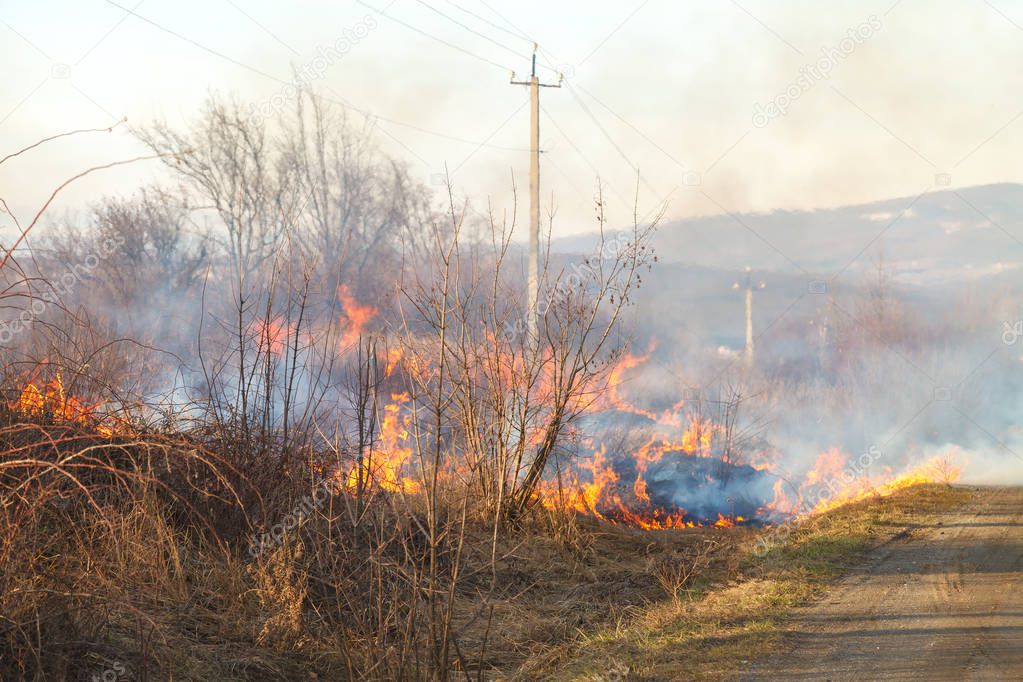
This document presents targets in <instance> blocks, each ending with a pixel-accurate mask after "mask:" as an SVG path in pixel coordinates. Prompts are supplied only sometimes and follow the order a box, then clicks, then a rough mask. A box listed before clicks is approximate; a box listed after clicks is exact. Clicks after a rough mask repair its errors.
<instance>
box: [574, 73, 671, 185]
mask: <svg viewBox="0 0 1023 682" xmlns="http://www.w3.org/2000/svg"><path fill="white" fill-rule="evenodd" d="M569 87H570V88H571V87H573V86H571V85H569ZM574 87H577V88H579V90H581V91H582V92H584V93H585V94H587V95H588V96H589V97H590V99H592V100H593V101H594V102H596V103H597V104H599V105H600V106H602V107H604V108H605V109H607V111H609V112H610V113H611V115H612V116H614V117H615V118H617V119H618V120H619V121H621V122H622V123H624V124H625V125H627V126H628V127H629V128H631V129H632V130H633V131H634V132H635V133H636V134H637V135H639V136H640V137H642V138H643V139H644V140H646V141H647V142H649V143H650V144H651V145H653V146H654V148H656V149H657V150H658V151H660V152H661V153H662V154H664V155H665V156H666V157H668V158H669V159H670V160H671V161H672V162H674V163H675V165H677V166H678V167H680V168H681V169H682V170H686V171H688V170H689V167H688V166H686V164H684V163H682V162H681V161H679V160H678V159H676V158H675V157H674V156H672V155H671V154H669V153H668V152H667V151H666V150H665V149H664V148H663V147H661V145H659V144H657V143H656V142H654V141H653V140H652V139H650V137H649V136H648V135H647V134H646V133H644V132H643V131H642V130H640V129H639V128H637V127H636V126H634V125H632V123H630V122H629V121H628V120H627V119H625V118H624V117H622V116H621V115H619V114H618V113H617V112H616V111H615V110H614V109H612V108H611V107H609V106H608V105H606V104H604V103H603V102H602V101H600V100H599V99H597V97H596V96H595V95H594V94H593V93H592V92H590V91H589V90H587V89H586V88H584V87H583V86H581V85H579V84H578V83H576V84H575V86H574Z"/></svg>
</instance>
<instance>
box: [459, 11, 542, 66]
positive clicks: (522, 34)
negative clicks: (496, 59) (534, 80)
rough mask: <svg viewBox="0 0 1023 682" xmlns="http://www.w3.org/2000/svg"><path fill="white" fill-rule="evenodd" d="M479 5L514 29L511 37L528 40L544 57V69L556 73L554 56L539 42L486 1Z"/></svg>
mask: <svg viewBox="0 0 1023 682" xmlns="http://www.w3.org/2000/svg"><path fill="white" fill-rule="evenodd" d="M448 2H449V3H450V4H452V5H455V3H454V2H451V0H448ZM480 4H481V5H483V6H484V7H486V8H487V9H488V10H490V11H491V12H493V13H494V15H495V16H497V18H499V19H500V20H501V21H503V22H504V23H506V24H508V25H509V26H511V27H512V28H513V29H514V32H513V33H512V34H513V35H515V34H518V36H519V37H520V38H523V39H525V40H528V41H529V42H531V43H533V44H534V45H536V46H537V50H538V51H539V52H540V54H541V55H543V56H544V60H545V61H546V62H547V66H546V67H545V68H548V69H550V70H551V71H555V72H558V70H557V69H556V68H555V67H554V64H553V62H552V61H551V60H552V59H553V60H554V61H557V59H556V58H555V57H554V55H552V54H551V53H549V52H547V50H545V49H543V48H542V47H540V46H539V42H540V41H538V40H536V39H535V38H533V37H532V36H530V35H529V34H527V33H526V32H525V31H523V30H522V29H521V28H519V27H518V26H516V25H515V24H514V23H512V21H511V20H510V19H509V18H508V17H506V16H504V15H503V14H501V13H500V12H498V11H497V10H496V9H494V8H493V7H491V6H490V5H489V4H487V2H486V0H480ZM455 7H459V6H458V5H455ZM460 9H462V8H460ZM462 11H463V12H469V10H466V9H462ZM469 13H470V14H473V13H472V12H469ZM473 16H479V15H476V14H473ZM479 19H480V21H484V22H486V23H488V24H490V25H491V26H494V28H498V29H500V28H501V27H500V26H497V25H496V24H494V23H492V22H489V21H487V19H486V18H485V17H479ZM501 30H504V29H501ZM510 33H511V32H510ZM558 73H559V74H560V72H558Z"/></svg>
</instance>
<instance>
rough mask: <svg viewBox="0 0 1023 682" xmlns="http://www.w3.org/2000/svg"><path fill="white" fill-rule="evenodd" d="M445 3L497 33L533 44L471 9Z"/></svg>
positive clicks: (519, 34)
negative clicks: (495, 30)
mask: <svg viewBox="0 0 1023 682" xmlns="http://www.w3.org/2000/svg"><path fill="white" fill-rule="evenodd" d="M447 3H448V4H449V5H451V6H452V7H454V8H455V9H457V10H461V11H462V12H465V13H466V14H468V15H469V16H471V17H475V18H476V19H479V20H480V21H482V22H483V23H484V24H486V25H487V26H490V27H491V28H496V29H497V30H498V31H501V32H502V33H506V34H508V35H510V36H511V37H513V38H518V39H519V40H527V41H529V42H531V43H532V42H534V40H533V39H532V38H530V37H529V36H527V35H524V34H523V33H521V32H519V31H511V30H509V29H507V28H505V27H504V26H501V25H499V24H495V23H494V22H492V21H491V20H490V19H487V18H486V17H485V16H483V15H481V14H476V13H475V12H473V11H472V10H471V9H466V8H465V7H462V6H461V5H459V4H458V3H456V2H452V1H451V0H447ZM484 4H486V3H484ZM502 18H503V17H502Z"/></svg>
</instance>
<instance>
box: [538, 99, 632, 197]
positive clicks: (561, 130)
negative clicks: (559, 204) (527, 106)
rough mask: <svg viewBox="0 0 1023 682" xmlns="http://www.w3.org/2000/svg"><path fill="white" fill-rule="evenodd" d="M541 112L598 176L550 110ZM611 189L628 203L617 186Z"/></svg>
mask: <svg viewBox="0 0 1023 682" xmlns="http://www.w3.org/2000/svg"><path fill="white" fill-rule="evenodd" d="M543 113H544V114H545V115H546V116H547V120H549V121H550V122H551V123H552V124H554V127H555V128H556V129H557V131H558V132H559V133H561V136H562V137H563V138H564V139H565V141H566V142H568V144H569V145H570V146H571V147H572V149H574V150H575V153H576V154H578V155H579V158H580V159H582V160H583V163H585V164H586V165H587V166H589V167H590V170H591V171H593V175H594V176H595V177H597V178H599V177H600V171H599V170H598V169H597V167H596V166H595V165H594V164H593V162H592V161H590V159H589V157H587V156H586V154H584V153H583V151H582V149H580V148H579V145H577V144H576V143H575V140H573V139H572V137H571V136H570V135H569V134H568V133H566V132H565V130H564V128H562V127H561V126H560V125H559V124H558V122H557V120H555V118H554V117H553V116H551V112H550V111H548V110H547V109H543ZM611 189H612V191H614V193H615V194H616V195H618V198H619V199H620V200H621V201H622V202H623V203H625V204H628V203H629V202H628V201H627V200H626V199H625V196H624V195H622V193H621V192H619V191H618V188H617V187H612V188H611Z"/></svg>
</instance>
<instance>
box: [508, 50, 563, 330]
mask: <svg viewBox="0 0 1023 682" xmlns="http://www.w3.org/2000/svg"><path fill="white" fill-rule="evenodd" d="M537 48H538V45H537V44H536V43H534V44H533V68H532V72H531V74H530V77H529V80H528V81H517V80H515V72H514V71H513V72H512V76H511V83H512V85H528V86H529V96H530V111H529V282H528V292H527V295H528V301H527V305H526V329H527V331H528V334H529V339H530V341H531V342H535V341H536V340H537V338H538V331H537V312H538V308H539V303H538V301H539V297H540V88H560V87H561V81H562V79H563V77H559V79H558V82H557V83H551V84H548V83H541V82H540V79H539V78H538V77H537V75H536V51H537ZM559 75H560V74H559Z"/></svg>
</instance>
